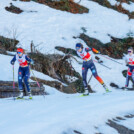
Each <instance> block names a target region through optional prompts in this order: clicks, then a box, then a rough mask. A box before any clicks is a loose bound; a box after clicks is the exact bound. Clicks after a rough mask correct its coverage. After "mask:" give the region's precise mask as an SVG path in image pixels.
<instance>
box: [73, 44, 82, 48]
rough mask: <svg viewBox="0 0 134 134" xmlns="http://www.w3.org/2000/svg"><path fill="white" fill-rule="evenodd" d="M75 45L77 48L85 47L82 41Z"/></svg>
mask: <svg viewBox="0 0 134 134" xmlns="http://www.w3.org/2000/svg"><path fill="white" fill-rule="evenodd" d="M75 47H76V48H77V47H81V48H83V45H82V44H81V43H77V44H76V46H75Z"/></svg>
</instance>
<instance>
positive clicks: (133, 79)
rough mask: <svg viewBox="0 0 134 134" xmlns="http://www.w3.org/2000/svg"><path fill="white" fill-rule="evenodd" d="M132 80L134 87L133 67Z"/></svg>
mask: <svg viewBox="0 0 134 134" xmlns="http://www.w3.org/2000/svg"><path fill="white" fill-rule="evenodd" d="M132 81H133V88H134V69H133V71H132Z"/></svg>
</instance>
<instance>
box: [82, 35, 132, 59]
mask: <svg viewBox="0 0 134 134" xmlns="http://www.w3.org/2000/svg"><path fill="white" fill-rule="evenodd" d="M109 36H110V35H109ZM110 37H111V42H109V43H106V44H104V43H102V42H100V41H99V40H97V39H94V38H91V37H89V36H88V35H86V34H84V33H82V34H80V36H79V38H80V39H82V40H83V41H84V42H85V43H86V44H87V46H89V47H93V48H95V49H97V50H99V51H100V52H101V53H102V54H105V55H108V56H110V57H112V58H116V59H120V58H122V57H123V53H126V52H127V49H128V48H129V47H134V38H132V37H127V38H123V39H119V38H115V37H112V36H110Z"/></svg>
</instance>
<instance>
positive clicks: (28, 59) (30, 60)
mask: <svg viewBox="0 0 134 134" xmlns="http://www.w3.org/2000/svg"><path fill="white" fill-rule="evenodd" d="M26 60H27V61H28V62H29V63H30V64H34V61H33V60H32V59H30V58H29V57H28V56H27V55H26Z"/></svg>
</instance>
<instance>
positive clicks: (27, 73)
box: [24, 67, 30, 92]
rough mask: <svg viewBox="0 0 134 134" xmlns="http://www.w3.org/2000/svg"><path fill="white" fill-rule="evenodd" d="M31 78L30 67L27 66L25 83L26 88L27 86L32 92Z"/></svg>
mask: <svg viewBox="0 0 134 134" xmlns="http://www.w3.org/2000/svg"><path fill="white" fill-rule="evenodd" d="M29 78H30V71H29V67H25V75H24V82H25V85H26V88H27V91H28V92H30V84H29Z"/></svg>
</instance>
